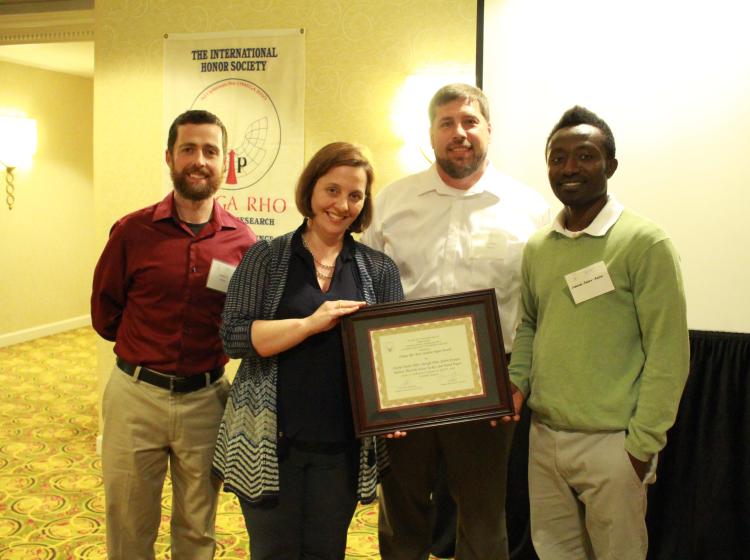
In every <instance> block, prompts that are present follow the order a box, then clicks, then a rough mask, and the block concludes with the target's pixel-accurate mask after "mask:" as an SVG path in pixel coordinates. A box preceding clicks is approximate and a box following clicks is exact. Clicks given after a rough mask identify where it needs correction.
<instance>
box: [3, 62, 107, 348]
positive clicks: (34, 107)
mask: <svg viewBox="0 0 750 560" xmlns="http://www.w3.org/2000/svg"><path fill="white" fill-rule="evenodd" d="M0 76H2V87H0V110H7V109H11V110H14V111H21V112H23V113H25V114H26V116H28V117H30V118H34V119H36V120H37V129H38V147H37V152H36V155H35V157H34V161H33V165H32V167H31V169H29V170H17V171H16V180H15V184H16V201H15V205H14V207H13V210H8V207H7V206H6V205H5V189H4V182H5V177H4V175H5V174H4V173H0V182H2V186H3V188H2V190H0V192H1V193H2V196H1V197H0V202H2V204H0V263H2V265H1V266H2V273H0V337H2V335H7V334H8V333H16V332H17V331H23V330H25V329H31V328H36V327H40V326H42V325H48V324H52V323H57V322H60V321H69V320H70V319H73V318H76V317H78V318H80V317H82V316H86V315H88V313H89V303H88V298H89V294H90V281H89V279H90V271H91V268H92V266H93V262H94V244H93V239H92V235H91V233H92V223H93V216H94V212H93V186H92V181H93V160H92V157H93V149H92V135H93V110H92V107H93V82H92V80H91V79H87V78H80V77H76V76H70V75H67V74H61V73H58V72H49V71H46V70H39V69H36V68H30V67H27V66H21V65H17V64H11V63H6V62H0Z"/></svg>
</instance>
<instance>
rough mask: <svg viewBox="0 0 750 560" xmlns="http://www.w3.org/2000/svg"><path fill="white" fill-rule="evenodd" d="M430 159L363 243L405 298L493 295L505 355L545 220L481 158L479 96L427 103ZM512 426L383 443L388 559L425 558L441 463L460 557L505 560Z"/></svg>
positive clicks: (485, 120)
mask: <svg viewBox="0 0 750 560" xmlns="http://www.w3.org/2000/svg"><path fill="white" fill-rule="evenodd" d="M429 117H430V123H431V126H430V139H431V143H432V148H433V150H434V152H435V163H434V164H433V165H432V166H431V167H430V168H429V169H427V170H425V171H423V172H421V173H417V174H415V175H411V176H409V177H405V178H403V179H401V180H399V181H396V182H395V183H393V184H392V185H390V186H388V187H386V188H385V189H384V190H383V191H382V192H381V193H380V194H379V196H378V197H377V198H376V200H375V212H374V220H373V223H372V225H371V226H370V228H368V230H367V231H366V232H365V233H364V235H363V237H362V240H363V242H365V243H366V244H368V245H370V246H372V247H374V248H376V249H379V250H382V251H384V252H385V253H386V254H388V255H389V256H390V257H391V258H393V260H394V261H395V262H396V264H397V265H398V267H399V270H400V272H401V281H402V283H403V287H404V293H405V295H406V297H407V299H415V298H421V297H428V296H437V295H444V294H451V293H457V292H465V291H468V290H477V289H485V288H495V292H496V294H497V300H498V305H499V310H500V323H501V325H502V330H503V338H504V345H505V352H506V353H510V351H511V348H512V344H513V336H514V333H515V330H516V326H517V324H518V320H519V298H520V287H521V255H522V252H523V247H524V244H525V243H526V240H527V239H528V238H529V236H530V235H531V234H532V233H533V232H534V231H536V230H537V229H538V228H539V227H541V226H543V225H545V224H546V223H547V222H548V221H549V208H548V207H547V204H546V203H545V202H544V200H543V199H542V197H541V196H540V195H539V194H538V193H536V192H535V191H533V190H531V189H529V188H528V187H526V186H524V185H522V184H520V183H518V182H517V181H515V180H513V179H511V178H510V177H507V176H505V175H503V174H501V173H500V172H499V171H497V170H496V169H495V168H494V167H493V166H492V165H491V163H490V162H489V160H487V148H488V146H489V143H490V139H491V133H492V127H491V125H490V119H489V108H488V103H487V98H486V97H485V95H484V94H483V93H482V91H481V90H479V89H477V88H475V87H472V86H469V85H464V84H452V85H448V86H445V87H443V88H441V89H440V90H438V92H437V93H436V94H435V95H434V96H433V98H432V101H431V102H430V107H429ZM493 424H494V423H493ZM512 437H513V425H512V424H509V423H502V424H500V425H498V426H493V425H491V424H490V423H489V422H486V421H477V422H467V423H460V424H453V425H449V426H441V427H437V428H428V429H422V430H415V431H412V432H410V433H409V435H408V437H405V438H400V439H391V440H388V451H389V454H390V459H391V473H390V475H389V476H387V477H386V478H385V479H384V480H383V484H382V495H381V501H380V519H379V539H380V553H381V556H382V558H383V559H384V560H425V559H427V558H428V556H429V551H430V543H431V537H432V509H433V508H432V507H431V501H430V495H431V492H432V490H433V487H434V484H435V480H436V477H437V469H438V465H439V464H440V462H441V461H442V462H443V463H444V465H445V469H446V479H447V484H448V488H449V490H450V493H451V495H452V497H453V499H454V500H455V501H456V503H457V505H458V522H457V528H456V550H455V558H456V560H500V559H507V558H508V540H507V533H506V528H505V491H506V471H507V463H508V453H509V450H510V445H511V440H512Z"/></svg>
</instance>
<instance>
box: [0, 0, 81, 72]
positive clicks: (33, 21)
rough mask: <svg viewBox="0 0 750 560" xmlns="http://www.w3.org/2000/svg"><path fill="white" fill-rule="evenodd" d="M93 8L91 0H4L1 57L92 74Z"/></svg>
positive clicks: (0, 7) (0, 11) (0, 4)
mask: <svg viewBox="0 0 750 560" xmlns="http://www.w3.org/2000/svg"><path fill="white" fill-rule="evenodd" d="M93 11H94V0H3V1H2V2H0V60H2V61H5V62H12V63H14V64H22V65H25V66H33V67H35V68H42V69H44V70H52V71H54V72H63V73H66V74H73V75H76V76H84V77H88V78H91V77H93V75H94V42H93V40H88V39H90V38H93ZM35 37H38V39H35ZM55 39H61V40H60V41H55Z"/></svg>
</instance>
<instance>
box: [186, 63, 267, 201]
mask: <svg viewBox="0 0 750 560" xmlns="http://www.w3.org/2000/svg"><path fill="white" fill-rule="evenodd" d="M191 109H204V110H206V111H210V112H212V113H214V114H215V115H217V116H218V117H219V118H220V119H221V121H222V122H223V123H224V126H226V127H227V135H228V138H229V145H228V147H227V176H226V179H225V182H224V184H223V185H222V188H223V189H226V190H230V191H234V190H240V189H246V188H247V187H251V186H253V185H254V184H255V183H257V182H258V181H260V180H261V179H262V178H263V177H264V176H265V174H266V173H268V171H269V170H270V169H271V167H273V164H274V162H275V161H276V157H277V156H278V155H279V150H280V149H281V120H280V119H279V113H278V112H277V111H276V106H275V105H274V103H273V101H272V100H271V97H270V96H269V95H268V94H267V93H266V92H265V90H263V88H261V87H260V86H258V85H257V84H254V83H253V82H250V81H248V80H241V79H238V78H227V79H225V80H220V81H218V82H214V83H213V84H211V85H209V86H208V87H206V88H205V89H204V90H203V91H202V92H200V93H199V94H198V96H197V97H196V98H195V100H194V101H193V105H192V106H191Z"/></svg>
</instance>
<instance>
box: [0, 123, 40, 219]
mask: <svg viewBox="0 0 750 560" xmlns="http://www.w3.org/2000/svg"><path fill="white" fill-rule="evenodd" d="M35 153H36V121H35V120H34V119H29V118H26V117H22V116H13V115H0V165H2V166H3V167H5V202H6V203H7V204H8V209H10V210H12V209H13V203H14V202H15V200H16V197H15V185H14V184H13V180H14V176H13V171H15V169H16V168H17V167H30V166H31V158H32V156H33V155H34V154H35Z"/></svg>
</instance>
